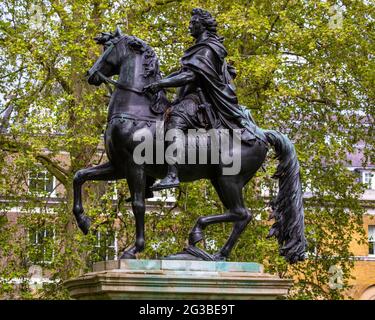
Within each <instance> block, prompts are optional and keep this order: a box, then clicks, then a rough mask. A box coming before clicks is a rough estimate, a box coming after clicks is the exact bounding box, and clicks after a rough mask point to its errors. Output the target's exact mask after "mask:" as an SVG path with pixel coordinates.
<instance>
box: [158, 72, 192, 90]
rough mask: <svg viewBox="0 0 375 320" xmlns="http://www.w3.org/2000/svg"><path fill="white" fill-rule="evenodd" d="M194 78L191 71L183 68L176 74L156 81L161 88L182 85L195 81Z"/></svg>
mask: <svg viewBox="0 0 375 320" xmlns="http://www.w3.org/2000/svg"><path fill="white" fill-rule="evenodd" d="M195 78H196V76H195V73H194V72H193V71H191V70H189V69H185V70H183V71H181V72H180V73H178V74H176V75H173V76H171V77H167V78H164V79H161V80H159V81H158V83H159V86H160V87H161V88H169V87H182V86H184V85H186V84H189V83H191V82H193V81H195Z"/></svg>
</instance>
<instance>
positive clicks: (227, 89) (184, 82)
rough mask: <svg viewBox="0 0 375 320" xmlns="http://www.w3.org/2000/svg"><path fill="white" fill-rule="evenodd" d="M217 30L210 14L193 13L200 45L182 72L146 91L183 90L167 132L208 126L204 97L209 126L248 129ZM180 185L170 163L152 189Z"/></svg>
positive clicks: (187, 58)
mask: <svg viewBox="0 0 375 320" xmlns="http://www.w3.org/2000/svg"><path fill="white" fill-rule="evenodd" d="M216 26H217V23H216V21H215V19H214V18H213V17H212V15H211V14H210V13H209V12H207V11H205V10H202V9H198V8H196V9H193V11H192V17H191V20H190V24H189V32H190V34H191V35H192V36H193V37H194V38H195V39H196V42H195V44H194V45H193V46H191V47H190V48H189V49H187V50H186V51H185V53H184V55H183V57H182V58H181V65H182V68H181V69H180V70H179V71H178V72H174V73H172V74H170V75H169V76H167V77H166V78H164V79H161V80H158V81H156V82H154V83H152V84H150V85H147V86H145V88H144V90H145V91H150V92H151V93H156V92H158V91H159V90H161V89H163V88H167V87H180V89H179V91H178V96H177V99H176V101H175V102H174V103H173V106H172V109H171V113H170V117H169V121H168V122H167V127H166V129H167V130H168V129H180V130H182V131H185V130H186V129H188V128H192V127H193V128H194V127H195V128H198V127H202V126H204V125H203V124H202V121H201V120H200V119H201V118H202V117H200V116H199V114H200V112H199V111H200V110H199V106H200V105H202V104H203V103H205V101H201V100H202V98H201V99H199V98H200V97H201V96H202V93H203V95H204V98H205V99H207V101H209V103H210V106H211V108H212V110H206V112H211V116H210V117H208V118H209V119H210V121H211V122H213V123H209V124H208V126H210V127H212V128H218V127H219V126H223V127H226V128H229V129H238V128H244V127H245V126H246V119H245V118H244V114H243V111H242V110H241V108H240V107H239V105H238V101H237V96H236V93H235V88H234V86H233V84H232V82H231V81H232V79H233V78H234V76H235V71H234V68H232V67H231V66H228V65H227V63H226V61H225V57H226V56H227V51H226V49H225V48H224V46H223V44H222V42H223V38H222V37H219V36H218V35H217V33H216ZM199 91H201V92H199ZM198 92H199V93H200V95H198ZM211 108H210V109H211ZM212 119H214V120H212ZM206 121H207V119H206ZM206 127H207V123H206ZM178 185H179V179H178V168H177V163H174V164H170V162H169V165H168V174H167V176H166V177H165V178H164V179H162V180H161V181H160V182H159V183H157V184H154V185H153V187H152V189H153V190H161V189H167V188H173V187H177V186H178Z"/></svg>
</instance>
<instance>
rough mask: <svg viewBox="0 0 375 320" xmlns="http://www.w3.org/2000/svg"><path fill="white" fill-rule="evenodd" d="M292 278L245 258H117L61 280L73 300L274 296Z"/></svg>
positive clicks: (285, 289) (278, 295)
mask: <svg viewBox="0 0 375 320" xmlns="http://www.w3.org/2000/svg"><path fill="white" fill-rule="evenodd" d="M291 285H292V281H291V280H286V279H280V278H279V277H277V276H274V275H270V274H265V273H264V272H263V266H262V265H260V264H258V263H249V262H211V261H183V260H117V261H115V260H114V261H105V262H99V263H96V264H95V265H94V268H93V272H90V273H87V274H84V275H82V276H80V277H78V278H76V279H72V280H69V281H66V282H65V287H66V288H67V289H68V290H69V292H70V295H71V297H72V298H74V299H148V300H151V299H205V300H207V299H220V300H230V299H231V300H239V299H241V300H252V299H277V298H282V297H283V296H285V295H286V294H287V293H288V290H289V288H290V287H291Z"/></svg>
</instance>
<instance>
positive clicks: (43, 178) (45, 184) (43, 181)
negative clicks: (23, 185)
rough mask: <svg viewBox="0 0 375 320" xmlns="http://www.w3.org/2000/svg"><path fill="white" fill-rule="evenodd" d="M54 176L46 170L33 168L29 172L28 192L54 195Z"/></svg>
mask: <svg viewBox="0 0 375 320" xmlns="http://www.w3.org/2000/svg"><path fill="white" fill-rule="evenodd" d="M54 182H55V181H54V177H53V176H52V175H51V174H50V173H49V172H48V171H46V170H43V169H39V170H38V169H35V170H32V171H31V172H30V173H29V192H31V193H34V194H38V195H46V194H49V195H50V196H55V190H54V189H55V183H54Z"/></svg>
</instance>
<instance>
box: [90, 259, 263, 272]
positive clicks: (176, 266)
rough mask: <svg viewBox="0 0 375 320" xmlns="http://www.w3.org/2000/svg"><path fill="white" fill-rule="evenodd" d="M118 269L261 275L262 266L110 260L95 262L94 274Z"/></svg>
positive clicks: (242, 263) (208, 262)
mask: <svg viewBox="0 0 375 320" xmlns="http://www.w3.org/2000/svg"><path fill="white" fill-rule="evenodd" d="M114 269H119V270H122V271H130V272H131V271H142V270H147V271H184V272H188V271H201V272H208V273H211V272H233V273H237V272H242V273H243V272H246V273H263V266H262V265H261V264H259V263H255V262H226V261H193V260H191V261H186V260H132V259H124V260H110V261H101V262H97V263H95V264H94V266H93V271H94V272H100V271H109V270H114Z"/></svg>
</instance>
